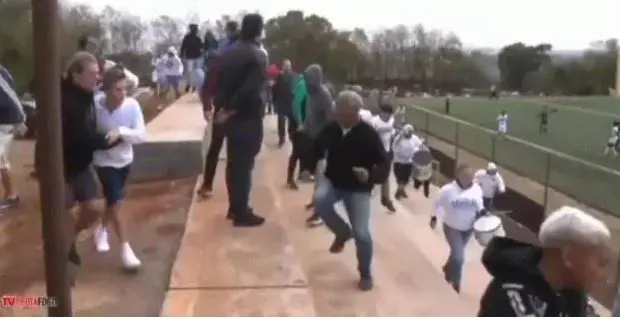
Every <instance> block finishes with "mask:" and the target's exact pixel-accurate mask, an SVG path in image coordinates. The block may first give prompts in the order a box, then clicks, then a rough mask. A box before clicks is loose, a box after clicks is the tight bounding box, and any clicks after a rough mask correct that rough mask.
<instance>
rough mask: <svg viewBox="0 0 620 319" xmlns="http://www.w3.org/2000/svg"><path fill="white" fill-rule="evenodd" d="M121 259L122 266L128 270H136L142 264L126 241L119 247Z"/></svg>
mask: <svg viewBox="0 0 620 319" xmlns="http://www.w3.org/2000/svg"><path fill="white" fill-rule="evenodd" d="M121 259H122V260H123V266H124V267H125V269H128V270H136V269H138V268H140V265H142V263H141V262H140V259H138V257H136V254H135V253H134V252H133V249H131V246H130V245H129V243H127V242H125V243H123V246H122V247H121Z"/></svg>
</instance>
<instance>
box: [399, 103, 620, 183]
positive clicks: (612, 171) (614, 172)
mask: <svg viewBox="0 0 620 319" xmlns="http://www.w3.org/2000/svg"><path fill="white" fill-rule="evenodd" d="M409 106H410V107H413V108H414V109H416V110H418V111H420V112H426V113H430V114H432V115H434V116H438V117H441V118H444V119H447V120H450V121H453V122H457V123H459V124H461V125H465V126H469V127H472V128H475V129H478V130H481V131H484V132H487V133H489V134H493V135H495V134H497V132H496V131H494V130H491V129H488V128H486V127H483V126H480V125H477V124H474V123H471V122H467V121H464V120H461V119H459V118H456V117H454V116H449V115H445V114H441V113H439V112H435V111H433V110H431V109H428V108H425V107H423V106H419V105H415V104H409ZM427 129H428V128H427ZM504 138H505V139H507V140H510V141H513V142H515V143H519V144H522V145H525V146H528V147H531V148H533V149H536V150H539V151H542V152H545V153H549V154H552V155H555V156H558V157H563V158H566V159H568V160H571V161H573V162H577V163H579V164H582V165H584V166H586V167H589V168H592V169H595V170H599V171H602V172H605V173H607V174H610V175H613V176H616V177H620V171H617V170H615V169H611V168H609V167H605V166H602V165H598V164H594V163H592V162H588V161H586V160H583V159H581V158H578V157H575V156H573V155H570V154H566V153H562V152H560V151H557V150H554V149H551V148H548V147H544V146H540V145H538V144H535V143H532V142H528V141H526V140H523V139H520V138H518V137H514V136H511V135H507V136H505V137H504Z"/></svg>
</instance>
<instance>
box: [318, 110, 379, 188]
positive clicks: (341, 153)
mask: <svg viewBox="0 0 620 319" xmlns="http://www.w3.org/2000/svg"><path fill="white" fill-rule="evenodd" d="M314 149H315V151H316V154H315V155H316V158H317V159H322V158H324V157H325V153H326V152H327V166H326V168H325V177H327V179H329V181H330V182H331V183H332V185H334V187H335V188H337V189H342V190H347V191H356V192H370V191H371V190H372V188H373V186H374V184H381V183H383V182H384V181H385V180H386V178H387V177H388V174H389V161H388V157H387V154H386V152H385V148H384V147H383V143H382V142H381V138H380V137H379V134H378V133H377V131H375V130H374V128H372V126H370V125H369V124H367V123H366V122H364V121H360V122H359V123H358V124H356V125H355V126H353V127H352V128H351V130H349V131H348V132H347V134H346V135H344V136H343V131H342V128H341V127H340V125H338V123H336V122H331V123H329V124H327V126H325V127H324V128H323V130H321V132H320V133H319V135H318V137H317V138H316V140H315V147H314ZM356 166H359V167H363V168H365V169H366V170H368V172H369V175H370V177H369V180H368V181H367V182H360V181H359V180H358V179H357V177H356V176H355V174H354V173H353V167H356Z"/></svg>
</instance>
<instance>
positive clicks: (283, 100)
mask: <svg viewBox="0 0 620 319" xmlns="http://www.w3.org/2000/svg"><path fill="white" fill-rule="evenodd" d="M295 76H296V75H295V73H293V67H292V65H291V61H290V60H284V61H283V62H282V72H280V75H278V77H277V78H276V81H275V83H274V85H273V88H272V96H273V104H274V105H275V109H276V114H277V115H278V138H279V143H278V146H279V147H282V146H283V145H284V142H285V141H286V120H287V118H290V117H291V116H292V115H291V113H292V107H293V80H294V79H295ZM289 125H290V123H289Z"/></svg>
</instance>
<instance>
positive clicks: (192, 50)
mask: <svg viewBox="0 0 620 319" xmlns="http://www.w3.org/2000/svg"><path fill="white" fill-rule="evenodd" d="M202 49H203V44H202V39H200V36H199V35H198V25H197V24H194V23H192V24H190V25H189V32H188V33H187V34H186V35H185V37H183V42H182V43H181V51H180V54H179V55H180V57H181V59H183V62H184V63H185V74H186V75H187V83H188V84H187V87H186V91H187V92H189V91H194V90H196V85H197V80H196V79H197V75H196V74H197V73H196V72H199V71H198V70H201V69H202Z"/></svg>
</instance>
